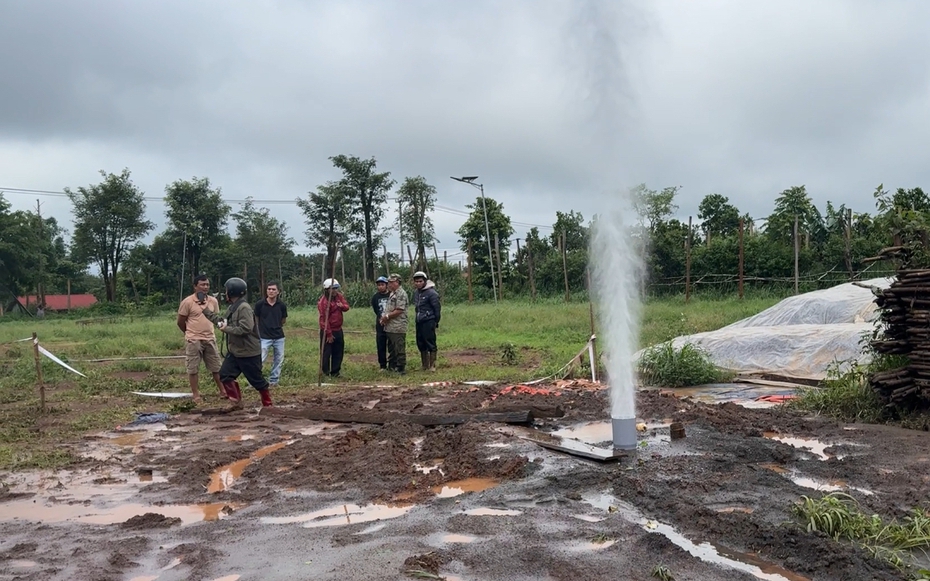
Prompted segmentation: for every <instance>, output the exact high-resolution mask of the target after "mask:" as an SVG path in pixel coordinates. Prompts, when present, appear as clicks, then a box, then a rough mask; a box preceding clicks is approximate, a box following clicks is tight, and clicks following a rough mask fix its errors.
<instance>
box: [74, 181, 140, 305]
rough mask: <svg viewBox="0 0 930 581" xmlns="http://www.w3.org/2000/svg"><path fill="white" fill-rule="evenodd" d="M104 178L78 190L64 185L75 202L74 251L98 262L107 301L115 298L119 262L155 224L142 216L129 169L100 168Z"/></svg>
mask: <svg viewBox="0 0 930 581" xmlns="http://www.w3.org/2000/svg"><path fill="white" fill-rule="evenodd" d="M100 175H101V176H103V181H102V182H100V183H99V184H93V185H90V186H88V187H79V188H78V189H77V191H72V190H71V189H70V188H65V193H66V194H67V195H68V198H70V199H71V203H72V204H73V205H74V208H73V214H74V238H73V240H72V249H73V254H74V255H75V256H76V257H78V259H79V260H81V259H86V260H89V261H93V262H96V263H97V266H99V267H100V275H101V276H102V277H103V285H104V288H105V289H106V299H107V301H108V302H112V301H114V300H116V277H117V273H118V272H119V265H120V262H121V261H122V260H123V256H124V254H125V253H126V252H128V251H129V248H130V246H131V245H132V243H133V242H135V241H137V240H139V239H140V238H142V237H143V236H145V234H146V233H147V232H148V231H149V230H151V229H152V228H153V227H154V225H153V224H152V223H151V222H149V221H148V220H146V219H145V201H144V200H143V193H142V191H140V190H139V188H138V187H136V185H135V184H133V183H132V180H130V179H129V178H130V172H129V169H128V168H127V169H124V170H123V172H122V173H121V174H119V175H116V174H112V173H111V174H108V173H106V172H104V171H103V170H101V171H100Z"/></svg>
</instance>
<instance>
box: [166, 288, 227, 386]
mask: <svg viewBox="0 0 930 581" xmlns="http://www.w3.org/2000/svg"><path fill="white" fill-rule="evenodd" d="M209 292H210V279H209V278H207V275H205V274H201V275H199V276H197V277H196V278H194V294H192V295H190V296H189V297H187V298H185V299H184V300H183V301H181V305H180V306H179V307H178V328H179V329H181V332H182V333H184V342H185V346H184V354H185V355H186V356H187V379H188V381H189V383H190V387H191V395H193V396H194V401H196V402H199V401H202V400H201V397H200V389H199V376H200V362H201V361H203V364H204V366H205V367H206V368H207V371H209V372H210V373H212V374H213V381H214V382H216V387H217V388H218V389H219V391H220V395H221V396H222V397H224V398H225V397H226V391H225V390H224V389H223V383H222V382H221V381H220V366H221V365H222V364H223V359H222V358H221V357H220V350H219V348H218V347H217V346H216V335H214V334H213V323H212V322H211V321H210V320H209V319H207V318H206V317H205V316H204V315H203V309H204V308H209V309H210V310H211V311H213V312H216V311H218V310H219V305H218V303H217V302H216V299H215V298H213V297H211V296H210V295H209V294H208V293H209Z"/></svg>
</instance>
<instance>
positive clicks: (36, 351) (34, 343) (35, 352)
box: [32, 332, 45, 413]
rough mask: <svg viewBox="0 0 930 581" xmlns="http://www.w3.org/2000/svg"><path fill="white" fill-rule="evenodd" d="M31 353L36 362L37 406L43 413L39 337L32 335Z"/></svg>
mask: <svg viewBox="0 0 930 581" xmlns="http://www.w3.org/2000/svg"><path fill="white" fill-rule="evenodd" d="M32 353H33V356H35V360H36V380H37V381H38V386H39V406H40V409H41V410H42V412H43V413H44V412H45V382H44V381H43V380H42V358H41V355H40V354H39V337H38V336H37V335H36V334H35V332H33V333H32Z"/></svg>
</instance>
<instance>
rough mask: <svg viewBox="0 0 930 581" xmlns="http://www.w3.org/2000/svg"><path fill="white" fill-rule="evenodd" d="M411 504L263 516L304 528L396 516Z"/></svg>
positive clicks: (264, 520)
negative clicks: (297, 524) (296, 524)
mask: <svg viewBox="0 0 930 581" xmlns="http://www.w3.org/2000/svg"><path fill="white" fill-rule="evenodd" d="M412 508H413V505H412V504H393V505H391V504H369V505H366V506H359V505H357V504H341V505H339V506H334V507H331V508H324V509H322V510H317V511H314V512H308V513H305V514H299V515H297V516H282V517H264V518H262V523H264V524H292V523H303V526H304V528H308V529H312V528H316V527H330V526H339V525H350V524H358V523H363V522H371V521H374V520H384V519H389V518H397V517H399V516H403V515H405V514H407V513H408V512H410V509H412Z"/></svg>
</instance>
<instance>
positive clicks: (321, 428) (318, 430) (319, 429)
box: [297, 422, 345, 436]
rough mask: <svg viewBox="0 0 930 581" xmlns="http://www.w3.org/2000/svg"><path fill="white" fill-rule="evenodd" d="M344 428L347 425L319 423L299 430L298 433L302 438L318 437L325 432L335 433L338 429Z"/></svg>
mask: <svg viewBox="0 0 930 581" xmlns="http://www.w3.org/2000/svg"><path fill="white" fill-rule="evenodd" d="M343 427H345V424H340V423H338V422H318V423H315V424H313V425H310V426H307V427H306V428H301V429H300V430H297V433H298V434H300V435H302V436H317V435H319V434H322V433H323V432H325V431H328V430H331V431H334V432H335V431H336V429H337V428H343Z"/></svg>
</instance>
